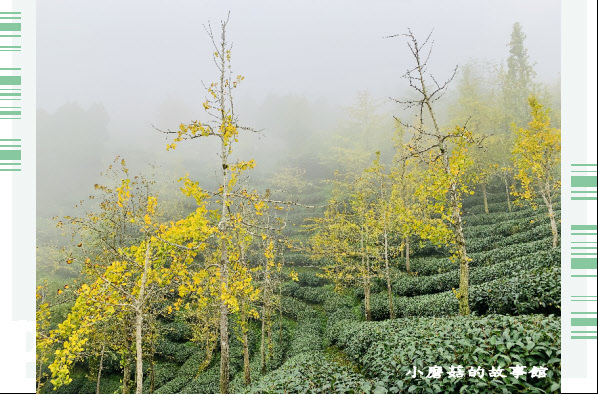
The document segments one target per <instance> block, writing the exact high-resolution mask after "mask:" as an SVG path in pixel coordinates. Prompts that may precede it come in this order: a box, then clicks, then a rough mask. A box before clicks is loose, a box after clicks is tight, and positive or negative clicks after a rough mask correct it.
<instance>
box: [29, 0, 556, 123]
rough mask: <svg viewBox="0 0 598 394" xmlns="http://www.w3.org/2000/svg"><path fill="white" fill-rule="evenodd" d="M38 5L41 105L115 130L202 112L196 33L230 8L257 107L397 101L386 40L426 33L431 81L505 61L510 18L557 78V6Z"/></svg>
mask: <svg viewBox="0 0 598 394" xmlns="http://www.w3.org/2000/svg"><path fill="white" fill-rule="evenodd" d="M37 7H38V13H37V29H38V30H37V102H38V107H39V108H43V109H45V110H48V111H50V112H52V111H54V110H55V109H56V108H57V107H59V106H61V105H63V104H64V103H66V102H69V101H70V102H73V101H76V102H78V103H79V104H81V105H82V106H84V107H87V106H89V105H91V104H92V103H93V102H100V103H102V104H103V105H104V106H105V107H106V109H107V110H108V113H109V116H110V118H111V126H110V127H111V132H112V133H114V132H115V131H114V130H115V126H116V125H118V124H121V125H123V126H124V125H125V124H126V125H127V128H130V127H133V128H144V127H147V125H148V124H150V123H151V122H155V121H156V109H157V108H158V106H159V105H160V103H162V102H164V100H167V99H168V100H178V101H179V102H181V103H182V104H184V105H186V106H188V107H189V108H191V109H193V108H197V107H200V106H201V101H202V97H203V91H202V89H201V80H203V81H205V82H208V83H209V82H211V81H212V80H213V79H214V78H215V76H216V70H215V68H214V66H213V64H212V63H211V58H210V53H211V52H212V50H211V48H210V46H209V45H210V43H209V40H208V37H207V35H206V34H205V32H204V30H203V27H202V25H203V24H205V23H206V22H208V21H211V22H212V25H213V27H215V29H217V28H218V22H219V20H220V19H222V18H224V17H225V16H226V12H227V11H228V10H230V11H231V19H230V29H229V37H230V39H231V41H233V43H234V49H233V66H234V68H235V70H234V71H235V72H236V73H240V74H243V75H244V76H245V77H246V79H245V81H244V83H243V86H242V88H241V89H240V90H239V95H240V97H241V98H242V99H244V100H246V101H247V100H251V101H253V102H256V103H259V102H262V101H263V100H264V99H265V98H266V97H267V96H268V94H271V93H274V94H279V95H285V94H299V95H305V96H306V97H307V98H308V99H309V100H314V101H315V100H317V99H319V98H320V99H322V98H323V99H325V100H326V101H327V102H328V103H331V104H333V105H337V104H338V105H348V104H350V103H351V101H352V98H353V97H354V95H355V93H356V92H357V91H358V90H364V89H367V90H368V91H369V92H370V93H371V94H372V95H373V96H376V97H388V96H396V95H398V94H400V92H401V91H402V86H403V85H404V81H401V80H400V78H399V77H400V75H402V74H403V72H404V71H405V69H406V68H407V67H408V66H410V65H411V60H412V59H411V58H410V55H409V52H408V49H407V47H406V45H405V40H404V39H397V38H394V39H384V38H383V37H385V36H388V35H392V34H397V33H403V32H405V31H406V30H407V28H411V29H412V30H413V32H414V33H415V34H416V35H417V36H418V37H422V39H423V38H424V37H425V35H427V34H428V33H429V31H430V30H431V29H432V28H433V29H434V36H433V37H434V40H435V51H434V54H433V58H432V60H431V63H430V66H431V69H432V71H433V72H434V73H435V74H436V75H437V76H438V77H440V78H442V77H443V76H445V75H447V74H448V73H449V71H450V70H451V68H452V67H454V65H456V64H463V63H465V62H466V61H467V60H469V59H471V58H480V59H486V60H490V61H496V62H500V61H501V60H503V61H504V60H506V58H507V56H508V47H507V44H508V42H509V35H510V32H511V29H512V25H513V23H514V22H516V21H519V22H520V23H521V24H522V25H523V28H524V32H525V33H526V34H527V40H526V46H527V48H528V51H529V52H528V53H529V56H530V58H531V59H532V61H535V62H537V65H536V71H537V72H538V77H539V78H540V79H542V80H547V81H552V80H556V78H557V77H558V73H559V70H560V2H559V1H557V0H548V1H547V0H526V1H521V0H508V1H505V0H501V1H478V0H451V1H440V0H436V1H419V0H412V1H411V0H397V1H391V0H387V1H380V0H379V1H347V0H343V1H209V2H208V1H190V0H176V1H156V0H143V1H132V0H128V1H122V0H119V1H115V0H102V1H89V0H88V1H82V0H44V1H39V2H38V3H37ZM199 113H200V112H199V111H198V114H199ZM198 116H199V115H198ZM182 121H186V120H182ZM117 128H118V127H117ZM120 132H122V131H119V133H120Z"/></svg>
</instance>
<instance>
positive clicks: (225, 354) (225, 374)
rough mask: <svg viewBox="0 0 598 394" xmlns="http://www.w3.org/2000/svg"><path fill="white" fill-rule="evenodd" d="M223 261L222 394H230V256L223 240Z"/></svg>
mask: <svg viewBox="0 0 598 394" xmlns="http://www.w3.org/2000/svg"><path fill="white" fill-rule="evenodd" d="M221 248H222V249H221V252H222V260H221V262H220V289H221V290H220V291H221V294H220V394H228V383H229V382H228V380H229V370H228V363H229V343H228V306H227V305H226V302H225V299H224V298H225V295H224V294H222V289H224V288H226V286H227V282H228V280H227V279H228V255H227V251H226V240H225V239H224V238H222V240H221Z"/></svg>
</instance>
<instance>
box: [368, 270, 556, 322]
mask: <svg viewBox="0 0 598 394" xmlns="http://www.w3.org/2000/svg"><path fill="white" fill-rule="evenodd" d="M560 280H561V279H560V267H555V266H553V267H550V268H542V267H540V268H535V269H532V270H529V271H523V272H520V274H519V275H516V276H513V277H507V278H501V279H496V280H493V281H490V282H486V283H484V284H481V285H473V286H470V288H469V307H470V309H471V312H473V313H477V314H478V315H482V314H486V313H504V314H514V315H519V314H530V313H545V314H549V313H551V314H557V315H559V314H560V305H561V296H560V294H561V284H560ZM393 305H394V309H395V314H396V316H397V317H409V316H415V317H426V316H430V317H440V316H454V315H457V314H458V312H459V304H458V302H457V299H456V297H455V294H454V293H453V292H452V290H451V291H445V292H443V293H436V294H425V295H420V296H415V297H397V298H396V301H394V299H393ZM370 308H371V311H372V319H374V320H383V319H388V318H389V317H390V312H389V309H388V296H387V295H386V294H385V293H379V294H375V295H373V296H372V297H371V303H370ZM361 311H362V312H363V311H364V305H363V302H362V304H361Z"/></svg>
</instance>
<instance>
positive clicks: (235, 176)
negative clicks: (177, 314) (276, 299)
mask: <svg viewBox="0 0 598 394" xmlns="http://www.w3.org/2000/svg"><path fill="white" fill-rule="evenodd" d="M228 21H229V19H228V17H227V19H226V20H224V21H222V22H221V34H220V39H219V40H217V39H216V36H215V35H214V33H213V31H212V29H211V27H210V25H208V26H207V27H206V31H207V33H208V35H209V37H210V39H211V41H212V44H213V48H214V52H213V59H214V62H215V64H216V66H217V68H218V72H219V79H218V81H217V82H213V83H211V84H210V85H209V86H207V95H206V99H205V101H204V102H203V103H202V106H203V109H204V110H205V112H206V114H207V119H206V120H205V121H193V122H191V123H188V124H181V125H180V126H179V129H178V130H177V131H170V130H168V131H163V132H164V133H166V134H176V137H175V138H174V140H173V142H172V143H170V144H168V145H167V149H168V150H170V149H175V148H176V146H177V143H179V142H181V141H183V140H193V139H198V138H214V139H216V140H219V143H220V146H219V151H218V152H217V154H218V156H219V159H220V160H219V170H218V172H219V178H220V179H219V183H220V186H219V188H218V190H217V191H216V192H214V193H212V196H213V198H214V199H216V203H217V204H218V206H219V209H218V212H217V215H216V217H217V220H218V223H216V224H215V227H216V228H217V232H216V233H215V234H214V237H215V238H216V239H217V241H216V248H217V250H218V256H217V262H216V263H215V264H216V266H217V267H216V268H217V269H216V271H215V274H216V275H217V278H218V289H219V294H218V296H217V297H218V303H219V309H220V312H219V313H220V317H219V318H220V321H219V331H220V392H221V393H222V394H225V393H228V391H229V379H230V376H229V359H230V354H229V353H230V350H229V349H230V344H229V319H228V318H229V315H230V314H231V313H236V312H238V311H239V303H238V301H239V300H238V298H237V296H236V293H235V292H239V291H241V292H244V291H249V292H250V293H251V292H252V291H254V290H253V285H252V277H251V275H249V273H248V272H246V267H245V265H244V264H241V263H240V261H239V259H240V256H241V253H240V251H239V250H238V248H235V247H234V243H235V241H236V237H237V235H236V234H238V232H239V231H241V230H240V229H241V228H242V227H251V226H248V225H249V223H248V222H247V221H246V220H245V217H246V216H245V215H244V214H242V213H241V212H240V210H239V201H245V202H246V203H247V202H248V203H249V206H250V207H252V209H253V210H254V211H255V212H256V214H258V215H259V214H261V213H262V212H263V211H264V210H266V209H267V204H266V202H265V201H264V200H263V199H261V198H260V196H259V195H258V194H257V193H256V192H254V191H248V190H247V188H245V187H242V185H239V184H238V181H239V180H240V178H241V175H242V173H243V172H244V171H246V170H249V169H251V168H254V167H255V161H254V160H249V161H240V160H237V161H234V160H233V159H232V154H233V146H234V145H235V143H236V142H238V137H239V135H240V133H241V132H254V131H255V130H253V129H251V128H249V127H244V126H241V125H240V124H239V121H238V117H237V115H236V113H235V106H234V98H233V91H234V89H236V88H237V87H238V85H239V83H240V82H241V81H242V80H243V79H244V77H243V76H241V75H233V73H232V67H231V44H230V43H229V42H228V40H227V37H226V29H227V25H228ZM188 182H189V184H190V185H192V187H193V188H194V189H195V190H201V188H200V187H199V185H198V183H197V182H191V181H189V180H188ZM243 272H245V273H243ZM240 284H243V285H242V286H244V289H243V290H242V289H240V288H237V286H239V285H240Z"/></svg>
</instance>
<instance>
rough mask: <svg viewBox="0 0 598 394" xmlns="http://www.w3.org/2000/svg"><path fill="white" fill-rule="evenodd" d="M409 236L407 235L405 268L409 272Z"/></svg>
mask: <svg viewBox="0 0 598 394" xmlns="http://www.w3.org/2000/svg"><path fill="white" fill-rule="evenodd" d="M409 254H410V250H409V236H407V237H405V269H406V270H407V273H411V262H410V261H409V258H410V257H409Z"/></svg>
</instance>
